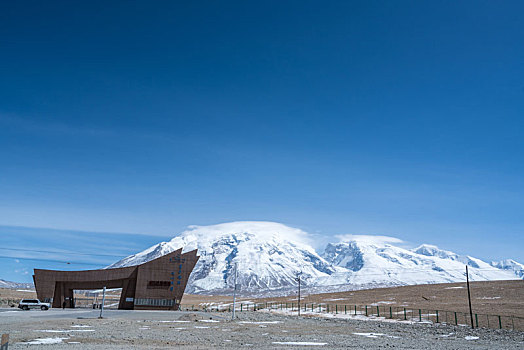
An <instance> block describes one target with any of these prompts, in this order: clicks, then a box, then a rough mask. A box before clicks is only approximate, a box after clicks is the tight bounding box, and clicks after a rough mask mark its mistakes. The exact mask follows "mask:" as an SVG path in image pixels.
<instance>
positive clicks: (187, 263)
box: [33, 248, 199, 310]
mask: <svg viewBox="0 0 524 350" xmlns="http://www.w3.org/2000/svg"><path fill="white" fill-rule="evenodd" d="M196 254H197V250H196V249H195V250H192V251H190V252H187V253H184V254H182V248H181V249H178V250H176V251H174V252H172V253H169V254H166V255H164V256H161V257H160V258H157V259H155V260H151V261H148V262H146V263H144V264H141V265H136V266H129V267H120V268H115V269H104V270H85V271H56V270H41V269H35V274H34V275H33V280H34V282H35V288H36V293H37V295H38V299H40V300H41V301H44V302H49V303H51V304H52V306H53V307H57V308H58V307H62V306H63V303H64V302H65V305H66V307H74V302H73V300H74V299H73V296H74V291H75V290H87V289H101V288H103V287H106V288H122V294H121V296H120V302H119V304H118V308H119V309H127V310H144V309H148V310H178V308H179V306H180V301H181V300H182V296H183V295H184V290H185V288H186V284H187V281H188V279H189V275H190V274H191V271H193V268H194V267H195V264H196V263H197V261H198V258H199V257H198V256H197V255H196Z"/></svg>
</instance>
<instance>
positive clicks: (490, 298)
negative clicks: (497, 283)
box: [477, 297, 500, 300]
mask: <svg viewBox="0 0 524 350" xmlns="http://www.w3.org/2000/svg"><path fill="white" fill-rule="evenodd" d="M477 299H481V300H494V299H500V297H482V298H477Z"/></svg>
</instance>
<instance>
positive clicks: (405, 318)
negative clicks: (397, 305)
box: [404, 308, 408, 321]
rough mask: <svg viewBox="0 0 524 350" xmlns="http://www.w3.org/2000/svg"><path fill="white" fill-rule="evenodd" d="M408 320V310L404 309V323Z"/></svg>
mask: <svg viewBox="0 0 524 350" xmlns="http://www.w3.org/2000/svg"><path fill="white" fill-rule="evenodd" d="M407 319H408V317H407V315H406V308H404V321H405V320H407Z"/></svg>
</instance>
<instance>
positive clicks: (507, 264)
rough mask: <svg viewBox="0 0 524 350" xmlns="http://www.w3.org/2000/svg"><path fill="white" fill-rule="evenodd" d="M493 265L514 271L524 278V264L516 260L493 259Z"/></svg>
mask: <svg viewBox="0 0 524 350" xmlns="http://www.w3.org/2000/svg"><path fill="white" fill-rule="evenodd" d="M491 266H493V267H496V268H498V269H502V270H507V271H513V272H514V273H515V275H517V276H518V277H520V278H522V279H524V265H523V264H521V263H518V262H516V261H515V260H512V259H506V260H501V261H492V262H491Z"/></svg>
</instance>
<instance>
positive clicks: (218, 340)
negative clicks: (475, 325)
mask: <svg viewBox="0 0 524 350" xmlns="http://www.w3.org/2000/svg"><path fill="white" fill-rule="evenodd" d="M97 316H98V312H97V311H92V310H79V309H77V310H53V309H52V310H48V311H36V310H34V311H25V312H24V311H18V310H8V311H6V310H3V311H0V333H9V334H10V347H9V348H10V349H40V348H42V349H48V348H57V349H130V348H131V349H141V348H147V349H165V348H172V347H177V348H180V349H210V348H246V347H252V348H256V349H290V348H307V349H315V348H322V349H348V348H354V349H360V348H365V349H379V348H380V349H382V348H400V349H524V333H523V332H516V331H506V330H486V329H476V330H471V329H469V328H467V327H463V326H458V327H457V326H446V325H437V326H436V325H431V324H417V323H415V324H404V323H394V322H380V321H363V320H352V319H326V318H315V317H303V318H298V317H296V316H286V315H278V314H270V313H267V312H244V313H237V316H238V318H237V320H235V321H231V320H230V318H231V314H228V313H203V312H202V313H199V312H169V311H166V312H161V311H123V310H107V311H105V314H104V316H105V317H104V318H103V319H98V318H97ZM42 339H44V340H42ZM43 342H48V343H49V344H41V343H43ZM53 342H57V343H54V344H53ZM32 343H34V344H32Z"/></svg>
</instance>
